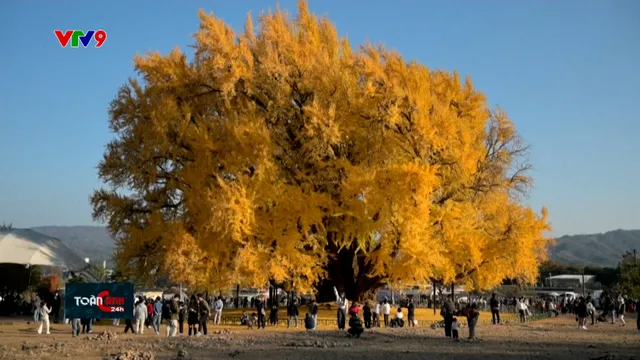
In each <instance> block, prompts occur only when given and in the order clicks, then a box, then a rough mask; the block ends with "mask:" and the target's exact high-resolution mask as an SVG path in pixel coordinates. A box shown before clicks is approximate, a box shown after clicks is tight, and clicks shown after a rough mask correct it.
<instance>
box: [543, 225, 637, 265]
mask: <svg viewBox="0 0 640 360" xmlns="http://www.w3.org/2000/svg"><path fill="white" fill-rule="evenodd" d="M633 249H636V250H637V251H638V252H640V230H614V231H609V232H606V233H604V234H590V235H565V236H562V237H560V238H558V239H556V246H555V247H553V248H552V249H551V254H550V259H551V260H553V261H557V262H559V263H563V264H571V265H599V266H606V267H616V266H617V265H618V261H620V259H621V258H622V255H623V254H624V253H625V252H626V251H632V250H633Z"/></svg>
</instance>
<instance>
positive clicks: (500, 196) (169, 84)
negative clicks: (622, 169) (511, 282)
mask: <svg viewBox="0 0 640 360" xmlns="http://www.w3.org/2000/svg"><path fill="white" fill-rule="evenodd" d="M298 10H299V13H298V16H297V17H296V18H295V19H292V18H290V17H289V16H288V14H287V13H286V12H283V11H280V10H277V11H276V12H273V13H268V14H263V15H261V16H260V17H259V21H260V26H259V29H260V31H259V32H258V33H256V32H255V31H254V28H253V22H252V18H251V16H249V17H248V19H247V22H246V26H245V31H244V33H242V34H238V35H236V34H235V33H234V31H233V30H232V29H231V28H230V27H229V26H227V25H226V24H225V23H224V22H223V21H221V20H220V19H216V18H215V17H214V16H213V15H206V14H204V13H202V12H201V13H200V20H201V22H200V29H199V31H198V33H197V34H196V35H195V39H196V43H195V45H194V47H195V50H196V51H195V56H194V59H193V61H191V62H188V61H187V58H186V56H185V55H184V54H182V53H181V52H180V51H179V50H177V49H176V50H174V51H172V52H171V53H170V54H168V55H166V56H162V55H160V54H157V53H152V54H148V55H146V56H139V57H136V59H135V67H136V70H137V71H138V72H139V74H140V75H141V79H142V82H138V81H136V80H130V81H129V83H128V84H127V85H125V86H123V87H122V88H121V90H120V91H119V93H118V95H117V97H116V99H115V100H114V101H113V102H112V104H111V108H110V124H109V125H110V128H111V130H112V131H113V132H114V133H115V135H116V138H115V139H114V140H113V141H111V142H110V143H109V144H108V146H107V151H106V153H105V157H104V160H103V161H102V162H101V163H100V164H99V175H100V178H101V179H102V180H103V181H105V183H107V184H108V188H107V189H101V190H99V191H96V192H95V193H94V194H93V196H92V198H91V201H92V204H93V207H94V218H96V219H101V220H105V221H107V222H108V225H109V229H110V231H111V232H112V234H113V235H114V237H115V238H116V240H117V246H118V250H117V253H116V258H117V261H118V264H119V268H121V269H127V271H128V272H129V273H130V275H132V276H137V277H138V278H144V279H152V278H154V277H157V276H158V275H159V274H163V273H167V274H169V276H170V278H171V279H172V280H173V281H176V282H182V283H185V284H188V285H189V286H190V287H191V288H196V289H197V288H207V287H211V286H213V287H216V288H225V287H230V286H233V285H235V284H241V285H251V286H266V285H267V284H269V283H276V284H282V286H283V287H284V288H285V290H309V289H312V288H313V287H314V286H315V285H316V284H319V283H320V282H321V280H323V279H325V278H328V279H330V284H325V285H337V286H338V288H341V289H344V290H345V291H346V292H347V296H348V297H349V298H352V299H355V298H358V299H361V298H363V297H366V296H367V295H368V294H369V293H370V292H371V291H372V290H375V289H376V288H378V287H379V286H381V285H382V284H384V283H386V282H398V281H402V282H403V283H405V284H410V283H428V282H430V280H432V279H438V280H441V281H449V282H450V281H453V280H464V281H465V282H467V283H469V284H473V285H474V286H475V287H478V288H481V287H489V286H492V285H495V284H498V283H499V282H500V281H501V280H502V278H503V277H505V276H507V275H510V276H514V277H515V276H519V277H522V278H524V279H527V280H531V279H533V278H535V275H536V271H537V265H538V262H539V261H540V260H541V259H544V258H545V255H546V245H547V240H546V236H545V232H546V231H547V230H548V224H547V222H546V212H544V211H543V214H542V215H537V214H535V213H533V212H532V211H531V210H530V209H529V208H528V207H526V206H525V205H522V204H521V203H520V202H519V198H518V197H517V196H515V192H516V190H523V187H524V186H525V185H528V184H529V183H530V179H529V178H527V177H525V175H524V171H525V170H526V169H527V168H526V167H517V166H515V165H514V162H515V161H516V159H517V158H518V156H517V155H518V154H517V152H518V151H519V149H521V148H522V149H523V148H524V147H518V145H519V144H518V143H517V141H516V140H517V139H518V138H517V135H516V132H515V129H514V127H513V124H512V123H511V122H510V121H509V120H508V118H507V117H506V115H505V114H504V113H503V112H501V111H493V112H492V111H490V109H489V108H488V107H487V104H486V101H485V98H484V96H483V95H482V94H481V93H480V92H479V91H477V90H475V89H474V87H473V85H472V83H471V81H470V80H469V79H466V80H465V81H464V82H462V81H461V80H460V78H459V76H458V75H457V74H456V73H453V74H451V73H448V72H443V71H432V70H429V69H428V68H426V67H425V66H423V65H421V64H418V63H415V62H407V61H406V60H404V59H403V58H402V57H401V56H400V55H399V54H397V53H396V52H393V51H388V50H386V49H384V48H382V47H379V46H373V45H369V44H367V45H366V46H364V47H362V48H361V49H360V50H359V51H354V50H353V49H352V48H351V46H350V44H349V42H348V41H347V39H345V38H340V37H338V35H337V31H336V29H335V27H334V26H333V25H332V24H331V23H330V22H329V20H328V19H326V18H322V19H319V18H317V17H315V16H313V15H312V14H310V13H309V11H308V8H307V5H306V4H305V3H304V2H301V3H300V4H299V6H298Z"/></svg>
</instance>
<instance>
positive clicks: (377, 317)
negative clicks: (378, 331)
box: [373, 301, 380, 327]
mask: <svg viewBox="0 0 640 360" xmlns="http://www.w3.org/2000/svg"><path fill="white" fill-rule="evenodd" d="M373 327H380V303H379V302H377V301H376V302H375V305H374V306H373Z"/></svg>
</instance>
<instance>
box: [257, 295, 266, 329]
mask: <svg viewBox="0 0 640 360" xmlns="http://www.w3.org/2000/svg"><path fill="white" fill-rule="evenodd" d="M265 307H266V304H265V301H264V299H258V301H257V302H256V311H257V313H258V329H260V327H261V326H262V328H263V329H264V328H266V327H267V311H266V310H265Z"/></svg>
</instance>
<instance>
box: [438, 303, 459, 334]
mask: <svg viewBox="0 0 640 360" xmlns="http://www.w3.org/2000/svg"><path fill="white" fill-rule="evenodd" d="M451 297H453V295H451ZM454 311H455V305H454V304H453V300H452V299H451V298H449V299H448V300H447V301H445V302H444V304H443V305H442V309H440V315H442V317H443V318H444V336H446V337H451V324H452V323H453V312H454Z"/></svg>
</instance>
